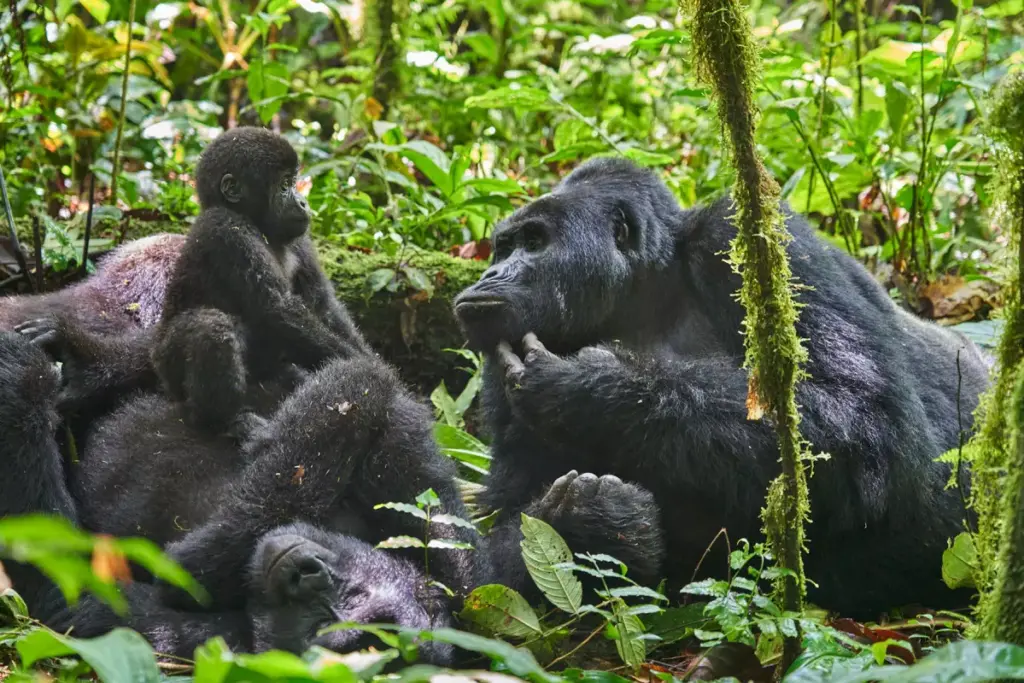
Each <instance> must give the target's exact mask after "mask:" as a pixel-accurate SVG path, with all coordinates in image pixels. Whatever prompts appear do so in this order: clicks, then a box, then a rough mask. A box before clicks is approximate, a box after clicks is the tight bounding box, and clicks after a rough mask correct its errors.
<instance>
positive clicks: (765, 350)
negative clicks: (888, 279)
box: [682, 0, 809, 671]
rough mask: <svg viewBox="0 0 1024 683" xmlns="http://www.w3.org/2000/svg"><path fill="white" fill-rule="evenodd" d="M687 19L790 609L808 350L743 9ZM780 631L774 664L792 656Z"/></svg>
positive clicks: (794, 645) (714, 3) (802, 491)
mask: <svg viewBox="0 0 1024 683" xmlns="http://www.w3.org/2000/svg"><path fill="white" fill-rule="evenodd" d="M682 4H683V6H684V7H683V8H684V10H688V12H689V15H690V16H691V17H692V21H691V32H692V36H693V52H694V59H695V67H696V72H697V76H698V78H699V79H700V80H702V81H703V82H705V83H707V84H708V85H709V86H710V87H711V90H712V92H713V95H714V100H715V102H716V104H717V105H718V116H719V119H720V120H721V123H722V131H723V138H724V141H725V144H726V147H727V149H728V151H729V153H730V156H731V157H732V162H733V165H734V167H735V169H736V175H737V180H736V184H735V187H734V188H733V200H734V202H735V205H736V213H735V215H734V217H733V221H734V223H735V225H736V227H737V234H736V238H735V239H734V240H733V242H732V249H731V253H730V261H731V264H732V266H733V268H734V269H735V270H736V271H737V272H739V273H740V275H741V276H742V286H741V289H740V292H739V298H740V300H741V301H742V302H743V306H744V308H745V309H746V319H745V320H744V333H745V334H744V336H745V339H744V342H745V347H746V359H745V367H746V368H748V369H749V371H750V387H749V391H748V398H747V403H748V409H749V413H750V417H751V418H754V419H758V418H759V417H760V416H761V414H762V413H764V414H766V415H767V416H768V417H769V418H770V419H771V420H772V422H773V423H774V426H775V431H776V435H777V437H778V441H779V451H780V455H781V461H782V473H781V475H780V476H779V478H778V479H776V480H775V481H774V482H772V484H771V487H770V489H769V492H768V495H767V499H766V507H765V509H764V510H763V513H762V515H763V519H764V524H765V528H764V530H765V535H766V537H767V540H768V543H769V546H770V547H771V548H772V551H773V553H774V554H775V557H776V558H778V561H779V564H780V565H781V566H782V567H784V568H786V569H789V570H791V571H792V572H793V574H792V575H791V576H787V577H784V578H783V579H781V580H780V585H779V586H777V588H778V589H779V592H780V593H781V597H782V602H783V604H784V606H785V608H786V609H788V610H792V611H799V610H800V609H801V608H802V605H803V597H804V592H805V581H804V573H803V559H802V552H803V548H804V525H805V523H806V521H807V519H808V513H809V504H808V500H807V481H806V476H805V473H804V462H803V461H804V458H805V454H806V446H805V444H804V442H803V441H802V439H801V438H800V430H799V424H800V415H799V412H798V411H797V407H796V398H795V395H796V394H795V383H796V381H797V380H798V379H799V378H800V377H801V376H802V371H801V365H802V364H803V363H804V362H805V361H806V357H807V353H806V351H805V349H804V348H803V345H802V344H801V341H800V339H799V337H798V336H797V333H796V327H795V323H796V319H797V305H796V302H795V300H794V297H793V288H792V283H791V280H792V273H791V271H790V268H789V260H788V257H787V255H786V250H785V245H786V243H787V242H788V241H789V240H790V239H791V237H790V235H789V233H788V232H787V231H786V229H785V225H784V223H783V219H782V216H781V214H780V212H779V196H780V189H779V186H778V184H777V183H776V182H775V180H774V179H773V178H772V177H771V175H770V174H769V173H768V171H767V170H766V169H765V167H764V165H763V163H762V162H761V159H760V157H759V156H758V154H757V150H756V147H755V144H754V132H755V129H756V126H757V117H758V112H757V109H756V106H755V104H754V97H753V92H754V83H755V81H756V80H757V77H758V72H759V68H760V65H759V58H758V53H757V49H756V47H755V45H754V44H753V36H752V34H751V30H750V24H749V22H748V20H747V16H746V12H745V8H744V7H743V6H742V5H741V4H740V2H739V1H738V0H683V2H682ZM799 650H800V642H799V638H787V639H786V643H785V651H784V656H783V662H782V664H780V666H779V671H785V670H786V669H787V668H788V664H789V663H790V662H791V661H792V660H793V658H794V657H795V656H796V654H798V653H799Z"/></svg>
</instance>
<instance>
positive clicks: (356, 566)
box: [249, 524, 452, 665]
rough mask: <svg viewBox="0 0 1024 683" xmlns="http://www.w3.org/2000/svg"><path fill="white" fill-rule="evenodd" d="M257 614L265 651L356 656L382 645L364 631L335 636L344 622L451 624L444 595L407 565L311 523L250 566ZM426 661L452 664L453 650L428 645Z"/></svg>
mask: <svg viewBox="0 0 1024 683" xmlns="http://www.w3.org/2000/svg"><path fill="white" fill-rule="evenodd" d="M249 582H250V597H249V610H250V618H251V620H252V624H253V644H254V646H255V650H256V651H257V652H259V651H263V650H266V649H270V648H277V649H282V650H288V651H290V652H295V653H301V652H304V651H305V650H306V649H308V648H309V647H310V646H311V645H319V646H321V647H325V648H327V649H330V650H334V651H335V652H339V653H344V652H353V651H356V650H361V649H365V648H366V647H368V646H370V645H374V644H377V641H376V637H375V636H373V635H371V634H368V633H364V632H363V631H356V630H344V631H332V632H329V633H325V634H323V635H319V634H318V633H319V631H321V630H322V629H324V628H325V627H327V626H330V625H332V624H336V623H338V622H342V621H354V622H357V623H362V624H370V623H390V624H397V625H399V626H408V627H411V628H418V629H429V628H436V627H440V626H447V625H449V615H448V613H447V612H446V611H445V604H446V603H445V601H444V598H443V594H442V593H441V591H440V590H439V589H437V588H435V587H433V586H428V585H427V582H426V577H424V576H423V575H422V574H420V573H419V572H418V571H417V570H416V569H415V568H414V567H413V566H412V565H410V564H408V563H407V562H405V561H404V560H402V559H400V558H398V557H396V556H394V555H390V554H388V553H387V552H385V551H380V550H376V549H374V548H373V547H372V546H370V545H368V544H366V543H364V542H362V541H360V540H358V539H355V538H353V537H351V536H344V535H341V534H337V533H333V532H327V531H323V530H321V529H318V528H316V527H313V526H309V525H306V524H293V525H288V526H283V527H280V528H278V529H275V530H274V531H271V532H269V533H268V534H266V535H265V536H264V537H263V538H262V539H261V540H260V543H259V545H258V546H257V548H256V552H255V553H254V554H253V557H252V561H251V563H250V567H249ZM420 653H421V657H422V658H423V659H425V660H427V661H430V662H431V663H434V664H439V665H448V664H449V663H450V660H451V657H452V648H451V647H450V646H446V645H443V644H440V643H434V642H427V643H424V644H423V645H422V646H421V647H420Z"/></svg>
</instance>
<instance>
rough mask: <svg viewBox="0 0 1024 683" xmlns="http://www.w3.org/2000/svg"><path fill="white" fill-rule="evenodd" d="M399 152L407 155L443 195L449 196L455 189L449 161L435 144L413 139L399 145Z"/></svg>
mask: <svg viewBox="0 0 1024 683" xmlns="http://www.w3.org/2000/svg"><path fill="white" fill-rule="evenodd" d="M399 153H400V154H402V155H404V156H405V157H407V158H408V159H409V161H411V162H412V163H413V164H414V165H415V166H416V168H418V169H419V170H420V173H422V174H423V175H425V176H427V178H429V179H430V182H432V183H434V185H435V186H437V189H439V190H440V191H441V192H442V193H443V194H444V196H445V197H450V196H451V195H452V193H453V192H454V191H455V187H454V185H453V184H452V179H451V176H450V175H449V170H450V169H451V162H450V161H449V160H448V157H447V156H445V153H444V152H443V151H441V148H439V147H438V146H437V145H434V144H432V143H429V142H427V141H426V140H413V141H412V142H407V143H405V144H404V145H399Z"/></svg>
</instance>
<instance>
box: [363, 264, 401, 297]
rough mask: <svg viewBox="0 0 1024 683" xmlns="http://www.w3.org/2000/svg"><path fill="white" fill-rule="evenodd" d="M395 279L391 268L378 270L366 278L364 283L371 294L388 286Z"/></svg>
mask: <svg viewBox="0 0 1024 683" xmlns="http://www.w3.org/2000/svg"><path fill="white" fill-rule="evenodd" d="M394 277H395V271H394V270H393V269H391V268H378V269H377V270H375V271H373V272H372V273H370V274H369V275H368V276H367V278H366V283H367V285H368V286H369V287H370V291H371V292H379V291H381V290H382V289H384V288H385V287H387V286H388V284H390V282H391V281H392V280H393V279H394Z"/></svg>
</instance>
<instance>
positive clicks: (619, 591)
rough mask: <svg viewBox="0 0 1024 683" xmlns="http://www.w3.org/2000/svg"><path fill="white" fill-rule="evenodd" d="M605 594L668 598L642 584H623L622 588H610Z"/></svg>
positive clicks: (658, 598)
mask: <svg viewBox="0 0 1024 683" xmlns="http://www.w3.org/2000/svg"><path fill="white" fill-rule="evenodd" d="M603 592H604V591H602V593H603ZM607 595H608V596H610V597H613V598H651V599H652V600H666V601H667V600H668V598H666V597H665V596H664V595H662V594H661V593H659V592H658V591H656V590H651V589H650V588H646V587H644V586H623V587H622V588H612V589H611V590H609V591H607ZM602 597H604V596H602Z"/></svg>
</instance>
